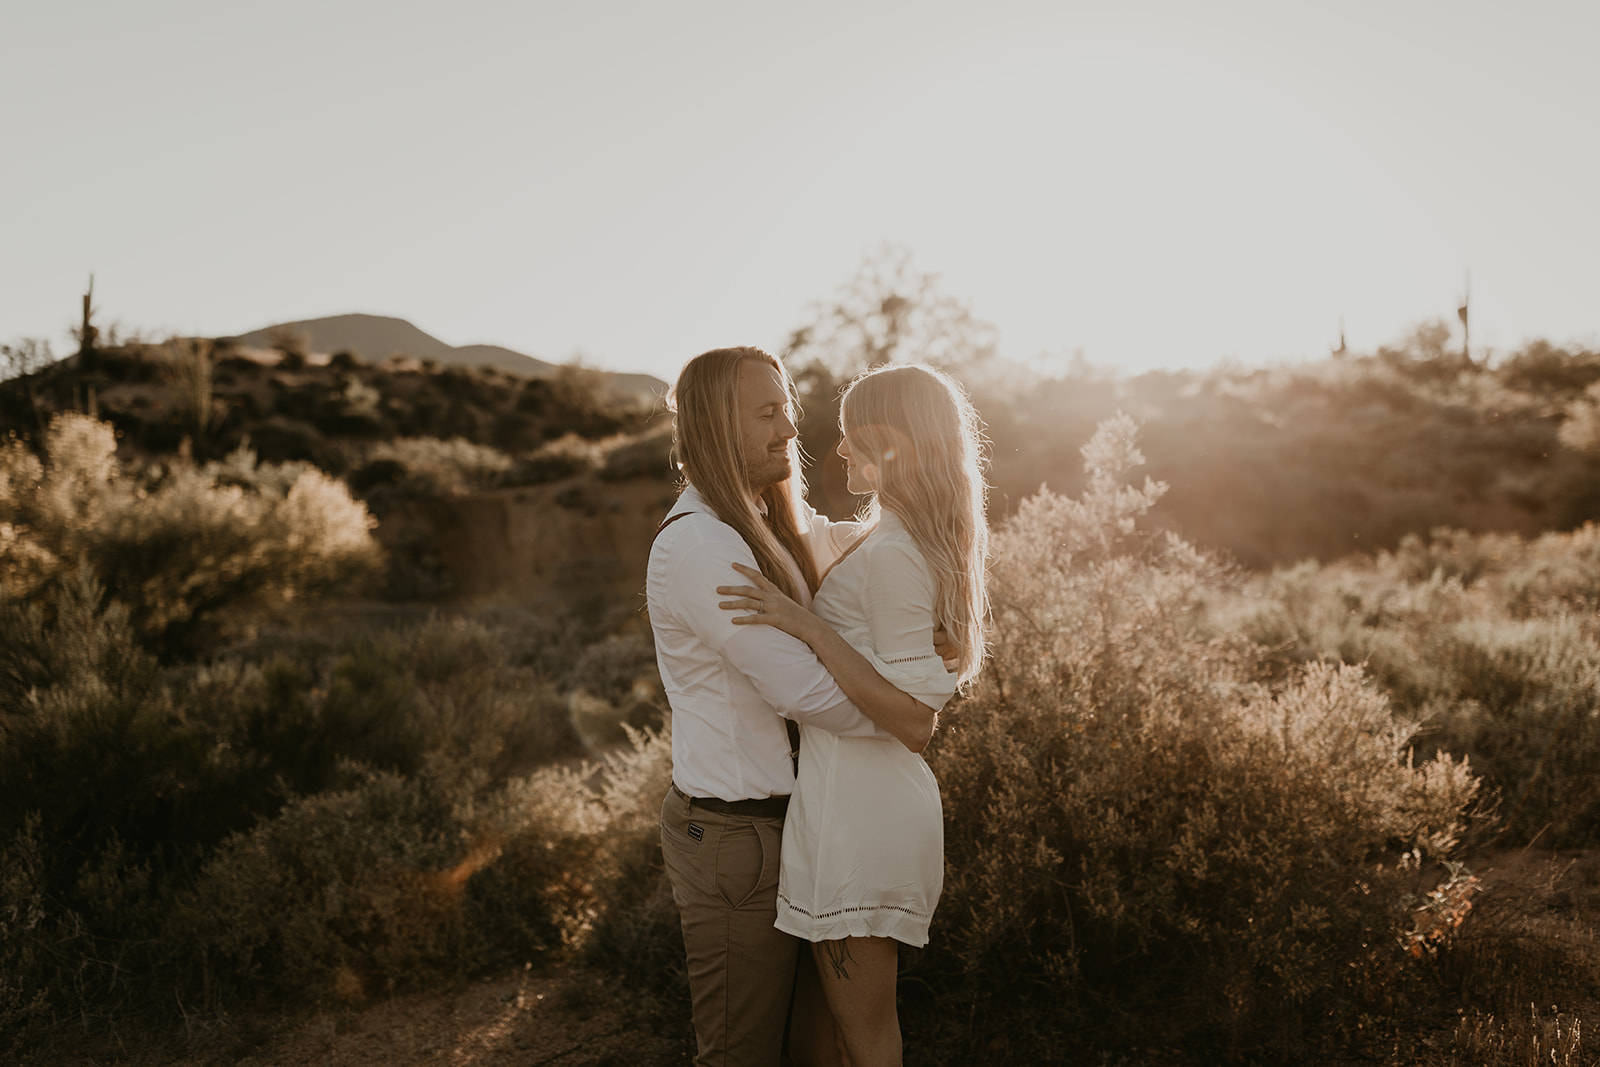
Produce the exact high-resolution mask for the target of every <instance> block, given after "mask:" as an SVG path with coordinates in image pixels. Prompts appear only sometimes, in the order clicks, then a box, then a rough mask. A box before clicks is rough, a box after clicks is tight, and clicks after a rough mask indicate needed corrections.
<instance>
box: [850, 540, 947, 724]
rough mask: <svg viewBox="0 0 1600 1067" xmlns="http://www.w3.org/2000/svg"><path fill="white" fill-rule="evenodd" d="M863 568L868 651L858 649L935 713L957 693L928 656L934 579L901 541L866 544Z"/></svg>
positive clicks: (930, 654) (931, 655)
mask: <svg viewBox="0 0 1600 1067" xmlns="http://www.w3.org/2000/svg"><path fill="white" fill-rule="evenodd" d="M865 551H866V552H867V567H866V580H867V585H866V599H867V618H868V620H869V625H870V633H871V642H872V643H871V647H869V648H858V649H857V651H859V652H860V653H861V654H862V655H863V656H864V657H866V659H867V660H868V661H869V662H870V663H871V664H872V665H873V667H874V668H876V669H877V671H878V673H879V674H881V675H883V677H884V679H885V680H886V681H888V682H889V683H890V684H892V685H894V686H895V687H896V688H897V689H899V690H901V691H902V692H905V693H908V694H910V695H911V696H913V697H915V698H917V699H918V700H920V701H922V702H923V703H924V704H927V705H928V706H929V707H931V708H933V709H934V710H935V711H938V710H939V709H941V708H943V707H944V705H945V703H946V702H947V701H948V700H949V699H950V697H951V695H952V694H954V693H955V691H956V681H957V679H956V676H955V675H954V674H952V673H951V672H949V671H947V670H946V669H945V666H944V662H943V661H942V660H941V659H940V658H939V655H938V653H936V652H934V650H933V599H934V594H935V587H934V582H933V576H932V574H930V573H929V571H928V566H927V564H926V563H925V562H924V561H923V559H922V556H921V554H920V553H918V552H917V550H916V549H915V548H914V547H912V546H911V545H909V544H906V543H904V542H903V541H900V540H895V539H889V540H884V541H880V542H876V543H872V542H869V543H868V545H867V546H866V547H865Z"/></svg>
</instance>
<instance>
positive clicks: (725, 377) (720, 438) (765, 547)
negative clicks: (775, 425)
mask: <svg viewBox="0 0 1600 1067" xmlns="http://www.w3.org/2000/svg"><path fill="white" fill-rule="evenodd" d="M750 361H754V362H759V363H764V364H766V365H767V366H769V367H771V368H773V369H774V370H776V371H777V372H778V376H779V378H781V379H782V380H783V391H784V393H785V394H786V395H787V396H788V398H789V401H788V402H789V407H790V410H791V414H792V415H793V416H794V417H795V418H796V419H798V418H799V415H798V413H797V412H796V411H795V401H794V383H793V382H792V381H791V380H790V378H789V372H788V371H787V370H785V369H784V366H783V364H782V362H780V361H779V360H778V357H777V356H774V355H771V354H769V353H767V352H763V351H762V350H761V349H759V348H717V349H713V350H712V351H710V352H705V353H702V354H701V355H698V356H696V357H694V358H693V359H691V360H690V361H689V362H688V364H687V365H686V366H685V367H684V368H683V371H682V373H680V374H679V375H678V382H677V384H676V385H674V386H673V387H672V390H671V391H670V392H669V393H668V394H667V408H668V409H669V410H671V411H672V412H674V413H675V414H676V415H677V419H676V420H675V422H674V423H673V429H672V456H673V460H674V462H676V463H677V465H678V469H679V470H680V471H682V472H683V476H684V477H685V478H686V479H688V481H689V484H690V485H693V486H694V487H695V489H697V490H699V492H700V495H701V496H703V497H705V500H706V503H707V504H710V505H711V509H712V510H713V511H715V512H716V513H717V517H718V518H719V519H721V520H722V521H723V522H725V523H727V524H728V525H729V526H732V527H733V528H734V529H735V530H736V531H738V533H739V536H740V537H742V538H744V541H745V544H747V545H749V546H750V551H752V552H754V553H755V557H756V563H757V565H758V566H759V567H760V568H761V573H762V574H764V575H766V576H767V579H768V580H769V581H771V582H773V583H774V584H776V585H777V586H778V588H780V589H782V590H783V591H784V592H785V593H786V594H788V595H789V596H790V597H793V598H794V599H796V600H802V599H804V598H802V597H801V595H800V590H799V589H798V588H796V587H795V582H794V575H793V572H792V571H791V570H790V569H789V566H788V563H787V562H786V560H785V557H784V550H787V551H788V554H789V555H790V556H792V557H794V561H795V562H796V563H797V564H799V566H800V574H801V577H802V578H804V580H805V583H806V591H807V592H808V593H815V592H816V591H817V584H818V579H817V562H816V558H815V557H814V556H812V554H811V542H810V540H809V538H808V536H807V535H806V534H805V533H802V532H801V529H800V514H801V510H800V502H801V500H802V499H803V498H804V496H805V488H806V483H805V475H804V474H803V473H802V472H801V468H800V445H799V440H798V438H791V439H790V440H789V472H790V473H789V477H788V478H787V479H785V480H784V481H781V482H777V483H775V484H773V485H769V486H766V487H764V488H763V489H762V490H761V499H762V501H763V502H765V504H766V506H767V519H765V520H764V519H763V518H762V517H761V513H760V512H759V511H758V510H757V509H756V507H755V505H754V504H753V503H752V502H751V499H750V490H751V488H752V487H751V485H750V483H749V479H748V478H747V477H746V476H745V457H744V439H743V437H742V436H741V434H740V432H739V426H738V416H739V368H740V366H742V365H743V364H744V363H746V362H750ZM737 578H738V575H736V574H735V575H732V576H730V578H729V581H733V580H735V579H737Z"/></svg>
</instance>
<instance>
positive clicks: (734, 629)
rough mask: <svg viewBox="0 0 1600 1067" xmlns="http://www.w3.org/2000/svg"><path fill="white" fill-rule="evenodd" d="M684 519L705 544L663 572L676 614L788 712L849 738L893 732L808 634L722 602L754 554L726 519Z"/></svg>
mask: <svg viewBox="0 0 1600 1067" xmlns="http://www.w3.org/2000/svg"><path fill="white" fill-rule="evenodd" d="M687 522H688V523H694V529H693V530H692V531H685V534H689V535H691V536H696V537H698V538H700V542H701V543H700V544H699V545H697V546H696V547H695V548H694V550H693V551H688V552H683V553H681V554H679V556H678V559H679V562H678V564H677V566H675V567H674V568H673V569H672V571H671V572H670V573H669V574H667V575H666V590H667V595H668V596H669V597H670V598H671V603H672V605H673V610H674V613H675V614H676V616H677V617H678V618H679V619H680V620H682V621H683V622H684V623H685V624H686V625H688V626H689V627H690V628H691V629H692V630H693V631H694V633H695V635H696V636H697V637H698V638H699V639H700V640H701V641H703V642H704V643H705V645H706V646H707V647H708V648H711V649H713V650H715V651H716V652H717V653H718V654H719V655H721V656H722V658H723V659H724V660H725V661H726V662H727V663H728V665H729V666H731V667H732V668H733V669H734V670H735V671H737V672H738V673H739V674H740V675H741V676H743V677H744V678H745V679H746V680H747V681H748V682H749V683H750V685H751V686H752V687H753V688H754V689H755V690H756V692H757V693H758V694H759V695H760V697H761V699H762V700H763V701H765V702H766V703H767V704H768V705H770V706H771V707H772V709H773V710H774V711H776V712H777V713H778V714H779V715H782V716H783V717H784V718H787V719H793V720H795V721H796V722H799V723H802V724H803V725H806V726H816V727H820V728H821V729H824V730H827V731H828V732H830V733H835V734H840V735H842V736H847V737H883V738H891V737H892V735H891V734H889V733H888V732H887V731H885V730H882V729H880V728H879V727H878V726H876V725H875V724H874V723H873V722H872V720H871V719H868V718H867V717H866V716H865V715H863V714H861V712H860V711H859V710H858V709H857V708H856V706H855V705H854V704H852V703H851V702H850V701H849V699H848V698H847V697H846V696H845V695H844V691H843V690H841V689H840V688H839V685H838V683H837V682H835V681H834V680H833V676H832V675H830V674H829V673H828V672H827V670H826V669H825V668H824V667H823V666H822V663H821V661H820V660H818V659H817V656H816V653H814V652H813V651H811V648H810V646H808V645H807V644H806V643H805V642H804V641H801V640H800V639H798V638H796V637H791V636H790V635H789V634H786V633H784V632H783V631H782V630H779V629H776V628H775V627H772V626H751V625H736V624H735V623H734V622H733V618H734V616H735V614H737V613H736V612H732V611H728V610H726V609H724V608H720V607H718V606H717V604H718V602H719V601H720V600H721V599H722V597H721V596H719V595H718V594H717V591H716V590H717V586H719V585H737V584H740V583H742V582H743V581H744V580H745V579H744V578H743V577H741V576H740V574H739V573H738V572H737V571H735V570H734V569H733V565H734V564H735V563H741V564H743V565H744V566H746V567H755V566H756V560H755V554H754V553H752V552H751V551H750V546H748V545H746V544H745V543H744V540H743V539H742V538H741V537H739V535H738V534H737V533H736V532H735V531H734V530H733V529H732V528H731V527H729V526H726V525H725V524H723V523H720V522H716V521H715V520H709V519H708V520H705V521H701V520H698V519H693V518H691V519H689V520H687Z"/></svg>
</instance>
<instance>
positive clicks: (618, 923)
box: [583, 730, 690, 1028]
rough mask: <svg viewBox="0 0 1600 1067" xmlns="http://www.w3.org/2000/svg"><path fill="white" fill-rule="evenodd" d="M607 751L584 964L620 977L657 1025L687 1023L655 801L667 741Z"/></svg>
mask: <svg viewBox="0 0 1600 1067" xmlns="http://www.w3.org/2000/svg"><path fill="white" fill-rule="evenodd" d="M628 739H629V743H628V744H627V745H626V746H623V747H621V748H618V749H616V750H613V751H612V752H610V753H608V754H607V755H606V756H605V758H604V760H603V762H602V770H603V773H602V774H601V776H600V779H599V790H598V797H597V800H596V808H595V810H596V812H597V813H599V814H600V815H601V816H602V818H603V823H602V825H603V829H604V832H603V833H601V834H600V835H599V836H598V840H599V842H600V847H599V848H598V849H597V851H596V852H595V854H594V858H593V866H592V867H591V871H592V877H593V879H594V882H593V887H594V893H593V897H592V914H591V915H590V916H589V923H588V927H587V929H586V931H585V935H586V936H585V938H584V941H583V958H584V959H585V960H587V961H588V962H590V963H593V964H596V965H598V966H602V967H605V968H607V969H609V970H612V971H614V972H616V973H619V974H621V975H623V976H624V977H625V978H626V979H627V981H628V983H629V986H630V987H631V988H632V989H634V990H636V991H637V995H638V998H639V999H638V1002H637V1003H636V1007H638V1008H639V1009H641V1011H642V1013H643V1014H644V1015H645V1017H646V1018H647V1019H648V1020H649V1021H650V1022H651V1023H652V1024H653V1025H656V1026H678V1027H680V1028H682V1027H684V1025H685V1023H686V1022H687V1020H688V1019H689V1017H690V1013H689V999H688V981H687V978H686V975H685V966H684V949H683V931H682V926H681V925H680V923H679V917H678V908H677V905H676V904H675V903H674V902H673V899H672V886H671V884H670V883H669V882H668V881H667V876H666V871H665V869H664V867H663V866H662V862H661V803H662V801H663V799H664V798H665V797H666V795H667V790H668V787H669V786H670V785H671V782H672V736H671V733H670V730H668V731H664V732H659V733H658V732H654V731H649V730H645V731H638V730H630V731H629V733H628Z"/></svg>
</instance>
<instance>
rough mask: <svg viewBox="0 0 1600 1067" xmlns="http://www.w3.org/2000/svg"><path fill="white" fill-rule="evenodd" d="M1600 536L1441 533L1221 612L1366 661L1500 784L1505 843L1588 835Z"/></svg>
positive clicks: (1308, 576)
mask: <svg viewBox="0 0 1600 1067" xmlns="http://www.w3.org/2000/svg"><path fill="white" fill-rule="evenodd" d="M1597 544H1600V537H1597V535H1596V532H1595V529H1594V528H1593V527H1592V526H1587V527H1584V528H1583V529H1580V530H1577V531H1574V532H1572V533H1569V534H1546V535H1544V536H1542V537H1540V538H1538V539H1536V540H1534V541H1532V542H1525V541H1523V540H1522V539H1520V538H1517V537H1514V536H1511V535H1499V534H1483V535H1472V534H1467V533H1463V532H1461V531H1450V530H1437V531H1435V532H1434V534H1433V536H1432V537H1431V538H1429V539H1428V540H1427V541H1423V540H1422V539H1420V538H1411V539H1407V540H1406V541H1405V542H1404V543H1402V545H1401V546H1400V548H1399V549H1398V550H1397V551H1396V552H1395V553H1393V554H1389V553H1380V554H1379V556H1378V557H1377V558H1376V559H1373V560H1369V561H1365V562H1362V561H1350V562H1346V563H1342V564H1338V565H1330V566H1319V565H1316V564H1304V565H1301V566H1300V567H1297V568H1292V569H1289V570H1285V571H1279V572H1276V573H1274V574H1273V575H1271V576H1270V577H1268V578H1266V579H1264V580H1262V581H1261V582H1259V583H1257V585H1256V588H1255V589H1254V591H1253V592H1252V594H1251V595H1250V596H1249V597H1247V598H1245V599H1246V600H1247V602H1248V605H1249V606H1248V607H1247V608H1246V609H1245V610H1244V611H1243V613H1242V615H1235V616H1231V617H1229V618H1228V619H1226V620H1225V621H1224V620H1222V619H1221V616H1219V617H1218V618H1219V621H1221V622H1222V624H1223V625H1228V626H1233V627H1237V628H1238V629H1239V630H1240V631H1241V632H1244V633H1247V634H1249V635H1251V636H1252V637H1253V638H1255V639H1256V640H1257V641H1258V642H1260V643H1261V644H1263V645H1266V646H1270V647H1272V648H1273V649H1274V650H1275V654H1276V655H1277V656H1278V657H1280V659H1281V660H1282V661H1284V662H1290V663H1293V662H1306V661H1312V660H1317V659H1321V658H1327V659H1332V660H1337V661H1341V662H1344V663H1353V664H1362V665H1364V666H1365V668H1366V669H1367V670H1368V671H1369V672H1370V673H1371V674H1372V675H1373V676H1374V677H1376V678H1377V679H1378V680H1379V681H1380V682H1381V684H1382V685H1383V686H1384V688H1385V690H1386V691H1387V692H1388V693H1389V694H1390V695H1391V696H1392V697H1393V698H1394V700H1395V702H1396V704H1397V705H1398V707H1399V708H1400V709H1401V710H1402V712H1403V713H1405V714H1407V715H1408V716H1410V717H1412V718H1414V719H1416V720H1418V721H1420V722H1422V723H1423V724H1424V729H1425V733H1424V735H1423V737H1422V740H1421V745H1420V747H1421V748H1422V749H1423V750H1424V751H1432V750H1437V751H1445V752H1450V753H1452V754H1454V755H1456V756H1457V757H1465V758H1467V759H1470V760H1471V763H1472V766H1473V769H1474V770H1475V771H1476V772H1477V773H1478V774H1480V775H1482V777H1483V780H1484V782H1485V784H1486V785H1487V786H1488V787H1490V788H1491V789H1492V790H1493V791H1494V792H1496V793H1498V794H1499V796H1500V798H1501V805H1500V815H1501V816H1502V818H1501V821H1500V824H1499V827H1498V830H1497V833H1498V836H1499V843H1501V844H1528V843H1529V842H1530V841H1532V840H1534V839H1535V838H1536V837H1537V838H1540V840H1542V841H1543V842H1544V843H1545V844H1547V845H1548V844H1554V845H1569V846H1570V845H1583V844H1590V843H1593V842H1594V841H1595V840H1600V792H1597V790H1596V787H1595V784H1594V780H1593V775H1592V774H1590V773H1588V771H1587V770H1586V768H1587V767H1589V766H1592V765H1593V764H1594V762H1595V760H1596V759H1600V751H1597V749H1596V745H1597V744H1600V716H1597V708H1600V704H1597V701H1600V697H1597V695H1596V694H1597V693H1600V675H1597V673H1596V672H1597V670H1600V661H1597V659H1596V653H1595V649H1596V647H1597V644H1596V639H1597V633H1596V628H1595V625H1594V622H1593V615H1592V612H1593V605H1594V604H1595V603H1596V602H1597V599H1600V566H1597V563H1596V561H1597V558H1600V557H1597V555H1596V545H1597ZM1541 835H1542V836H1541Z"/></svg>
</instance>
